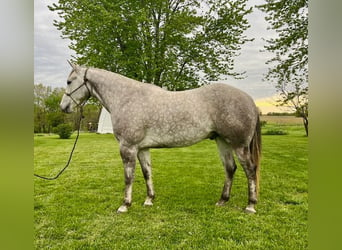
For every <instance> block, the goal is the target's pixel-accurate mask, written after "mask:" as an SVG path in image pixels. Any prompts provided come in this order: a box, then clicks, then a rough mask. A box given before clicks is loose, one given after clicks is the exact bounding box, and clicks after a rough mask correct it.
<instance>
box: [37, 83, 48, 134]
mask: <svg viewBox="0 0 342 250" xmlns="http://www.w3.org/2000/svg"><path fill="white" fill-rule="evenodd" d="M51 92H52V89H51V87H47V86H44V85H43V84H41V83H39V84H35V85H34V104H33V105H34V132H35V133H46V132H48V123H47V117H46V116H47V112H46V106H45V99H46V98H47V97H48V96H49V95H50V94H51Z"/></svg>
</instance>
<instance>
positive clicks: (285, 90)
mask: <svg viewBox="0 0 342 250" xmlns="http://www.w3.org/2000/svg"><path fill="white" fill-rule="evenodd" d="M265 1H266V4H264V5H260V6H258V8H260V9H261V10H262V11H264V12H265V13H266V14H267V16H266V18H265V19H266V21H268V22H269V24H270V25H271V28H272V29H273V30H275V31H276V32H277V34H278V37H277V38H274V39H269V40H266V42H267V45H266V46H265V49H266V50H267V51H270V52H273V53H274V54H275V56H274V57H273V58H272V59H271V60H269V61H268V62H267V63H268V64H269V65H271V67H270V68H269V71H268V73H267V74H266V76H265V79H266V80H268V81H270V82H273V83H274V84H275V87H276V89H277V90H278V92H279V93H280V96H281V98H280V99H279V100H278V101H279V104H280V105H287V106H288V105H291V106H292V107H294V109H295V110H296V113H297V114H298V116H300V117H302V118H303V123H304V127H305V131H306V135H308V134H309V131H308V128H309V118H308V117H309V114H308V101H309V99H308V0H297V1H286V0H265Z"/></svg>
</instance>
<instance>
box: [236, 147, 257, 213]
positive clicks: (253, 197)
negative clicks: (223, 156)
mask: <svg viewBox="0 0 342 250" xmlns="http://www.w3.org/2000/svg"><path fill="white" fill-rule="evenodd" d="M235 152H236V155H237V157H238V159H239V161H240V163H241V165H242V167H243V169H244V171H245V173H246V176H247V179H248V205H247V207H246V209H245V211H246V212H247V213H255V212H256V211H255V208H254V206H255V204H256V203H257V173H256V169H257V168H256V165H255V164H254V163H253V162H252V160H251V153H250V151H249V148H248V147H242V148H237V149H235Z"/></svg>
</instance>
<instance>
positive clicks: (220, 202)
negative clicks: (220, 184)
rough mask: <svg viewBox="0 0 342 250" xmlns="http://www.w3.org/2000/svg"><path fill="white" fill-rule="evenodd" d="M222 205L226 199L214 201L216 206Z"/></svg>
mask: <svg viewBox="0 0 342 250" xmlns="http://www.w3.org/2000/svg"><path fill="white" fill-rule="evenodd" d="M224 205H226V201H224V200H219V201H218V202H216V206H218V207H223V206H224Z"/></svg>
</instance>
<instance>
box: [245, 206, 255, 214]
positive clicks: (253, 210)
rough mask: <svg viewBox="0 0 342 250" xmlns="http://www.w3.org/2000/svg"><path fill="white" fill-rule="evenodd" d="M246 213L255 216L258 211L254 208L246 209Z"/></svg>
mask: <svg viewBox="0 0 342 250" xmlns="http://www.w3.org/2000/svg"><path fill="white" fill-rule="evenodd" d="M245 213H247V214H255V213H256V211H255V209H254V207H246V209H245Z"/></svg>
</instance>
